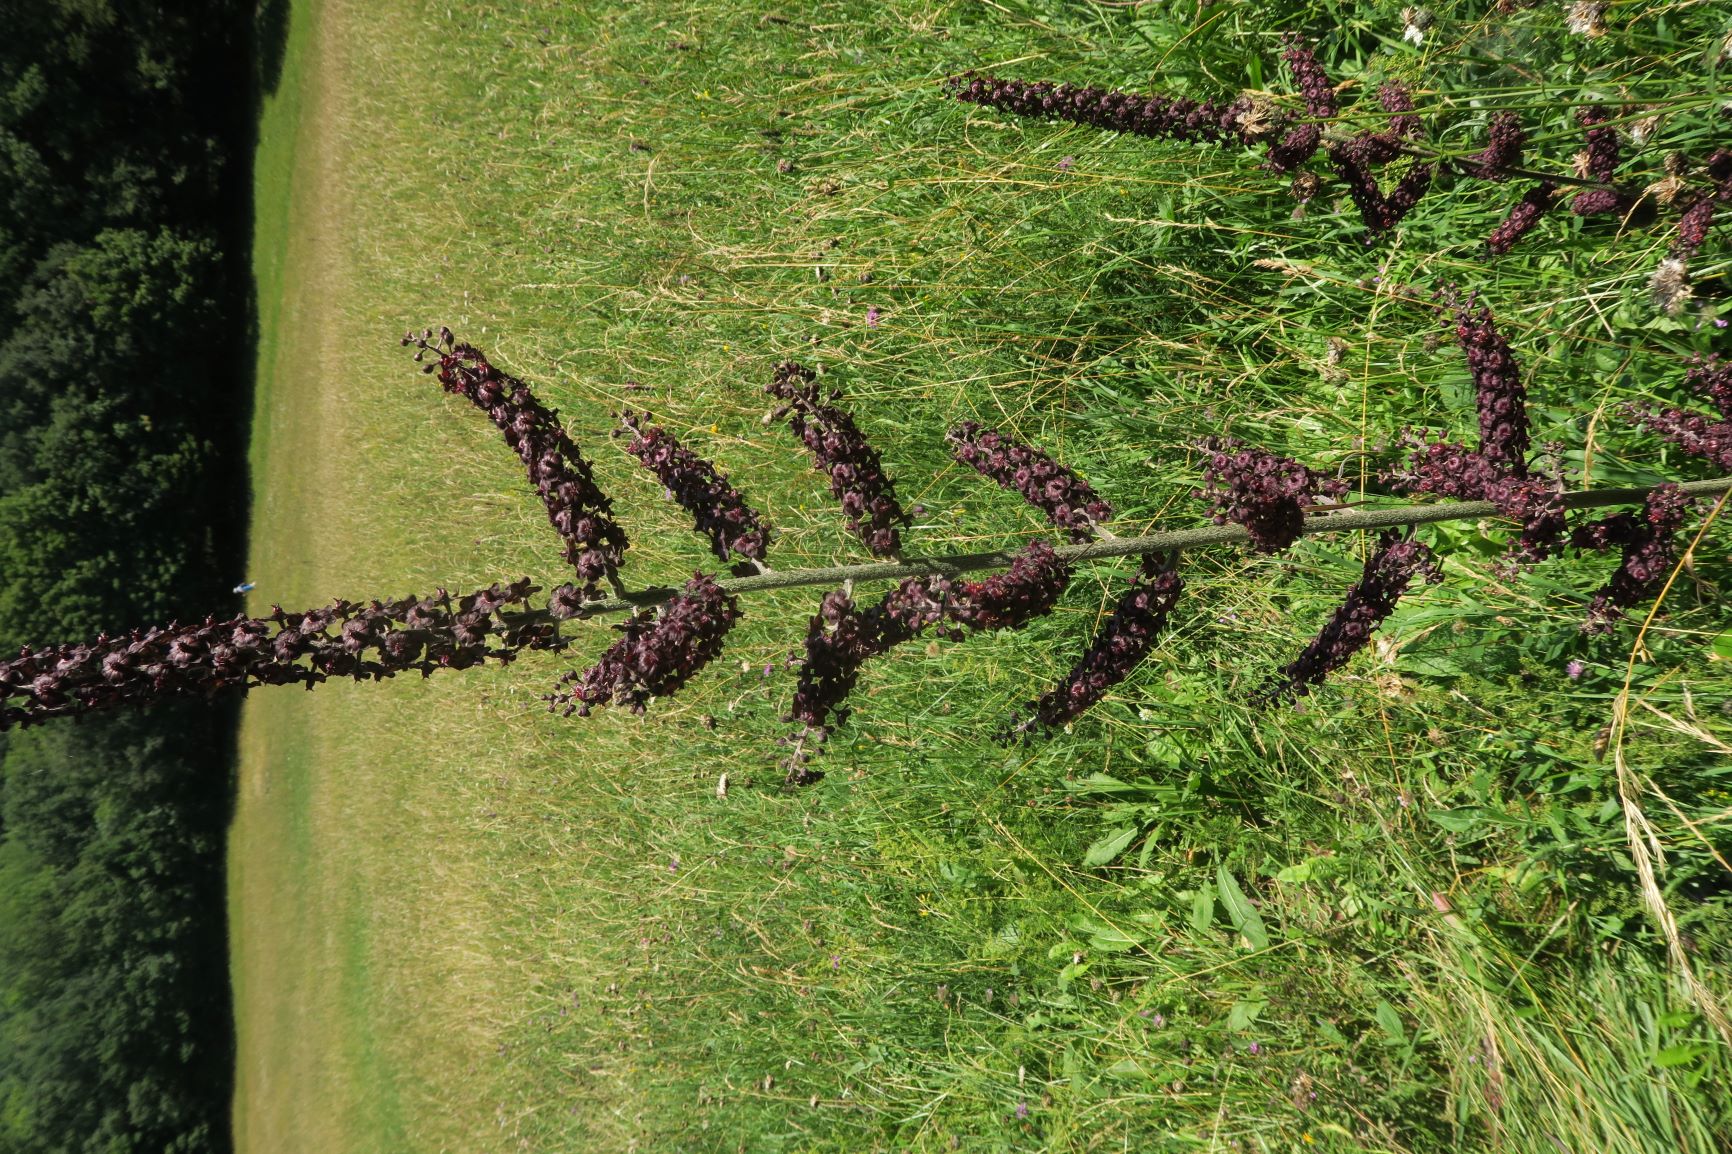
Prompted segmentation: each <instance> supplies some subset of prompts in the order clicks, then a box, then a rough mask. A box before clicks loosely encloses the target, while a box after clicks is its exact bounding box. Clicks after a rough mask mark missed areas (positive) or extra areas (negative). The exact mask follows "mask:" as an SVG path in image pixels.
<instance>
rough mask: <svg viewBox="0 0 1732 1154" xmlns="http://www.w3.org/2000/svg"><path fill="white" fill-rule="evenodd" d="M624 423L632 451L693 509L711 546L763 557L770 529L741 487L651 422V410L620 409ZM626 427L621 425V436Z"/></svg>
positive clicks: (723, 554)
mask: <svg viewBox="0 0 1732 1154" xmlns="http://www.w3.org/2000/svg"><path fill="white" fill-rule="evenodd" d="M619 419H620V423H621V424H622V425H623V426H624V427H625V430H629V431H630V432H631V433H632V439H631V443H630V444H628V445H626V452H628V453H630V454H631V455H632V456H634V457H636V458H637V459H638V460H639V461H641V462H642V463H643V466H644V468H646V469H648V470H649V471H650V472H652V473H654V474H655V475H656V478H657V479H658V480H659V481H661V483H662V485H663V486H664V488H665V489H666V491H667V493H668V494H669V495H670V496H671V497H672V498H673V499H674V500H675V501H677V502H679V505H680V508H682V509H684V510H685V511H686V512H688V513H690V514H691V515H692V517H693V519H694V520H695V521H696V528H697V531H698V532H699V533H702V534H704V535H705V536H707V537H709V539H710V550H711V551H712V552H713V553H715V555H716V556H717V557H719V558H721V559H722V560H723V561H726V560H728V559H729V557H730V556H732V555H734V554H739V555H740V556H741V557H750V558H752V559H753V560H755V561H762V560H763V559H764V557H765V554H766V551H767V550H768V548H769V542H770V531H769V529H768V528H766V527H765V525H764V522H763V517H762V516H761V515H760V514H759V513H758V512H757V510H755V509H753V508H752V507H751V506H750V505H748V504H746V499H745V498H744V497H743V496H741V495H740V492H739V490H738V489H735V488H734V487H733V486H731V485H729V484H728V479H727V478H726V477H724V476H722V475H721V474H720V473H718V472H717V471H716V467H715V466H714V465H712V464H710V462H708V461H706V460H704V459H703V458H702V457H699V456H698V455H697V454H695V453H693V452H692V451H691V450H690V449H687V448H684V447H683V446H681V444H680V443H679V441H678V439H676V438H675V437H674V435H673V434H672V433H669V432H668V431H667V430H665V429H662V428H659V427H657V426H654V425H651V426H649V427H648V428H647V429H646V428H645V427H644V424H645V422H647V421H648V420H649V414H648V413H643V414H638V413H633V412H631V411H630V410H629V409H628V410H626V411H625V412H623V413H621V414H620V418H619ZM622 431H623V430H616V431H615V433H614V435H615V436H619V435H620V432H622Z"/></svg>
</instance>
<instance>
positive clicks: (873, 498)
mask: <svg viewBox="0 0 1732 1154" xmlns="http://www.w3.org/2000/svg"><path fill="white" fill-rule="evenodd" d="M764 391H765V392H767V393H769V394H771V395H772V396H774V397H775V398H776V399H777V400H779V401H781V402H782V404H781V405H780V406H779V407H778V408H777V409H776V410H775V411H774V412H773V413H772V414H771V416H772V418H780V417H783V416H786V417H787V418H788V427H789V428H791V429H792V430H794V433H795V435H796V436H798V437H799V438H800V440H802V441H803V442H805V445H806V448H807V449H808V450H810V451H811V453H812V467H813V468H815V469H817V470H818V471H819V472H821V473H824V474H826V475H827V476H828V477H829V478H830V492H831V494H832V495H833V496H834V497H835V498H836V499H837V500H838V501H840V502H841V503H842V512H843V513H845V514H846V515H847V517H848V528H849V529H851V530H853V532H854V533H855V534H856V535H858V536H859V538H860V539H861V540H862V541H864V542H865V543H866V548H867V549H869V550H870V551H871V552H872V554H873V555H874V556H877V557H890V556H894V555H895V554H897V553H898V552H900V551H901V549H902V536H901V533H900V532H899V527H900V526H906V525H907V524H908V523H909V520H910V518H909V516H908V514H907V513H905V512H903V511H902V506H901V505H899V504H898V503H897V501H896V486H895V485H894V484H893V483H892V482H891V480H890V478H889V477H888V476H886V475H885V473H884V464H883V458H882V457H880V456H879V454H878V450H877V449H874V448H873V447H872V446H871V444H870V443H868V442H867V440H866V438H865V436H864V435H863V434H862V433H861V432H860V430H859V428H858V427H857V426H856V425H855V424H854V418H853V417H851V416H849V415H848V414H847V413H846V412H844V411H842V410H841V409H838V408H836V407H835V406H834V405H833V404H831V403H830V402H831V401H834V400H836V399H838V398H839V397H840V396H841V392H840V391H835V392H832V393H831V394H830V396H829V397H828V398H825V397H824V396H823V395H822V393H821V391H820V389H819V386H818V379H817V374H816V373H814V372H813V371H812V370H811V369H808V368H807V367H806V366H804V365H799V364H795V363H794V362H793V361H785V362H783V363H782V364H780V365H778V366H776V376H775V379H774V380H773V381H771V383H770V384H769V385H767V386H765V389H764Z"/></svg>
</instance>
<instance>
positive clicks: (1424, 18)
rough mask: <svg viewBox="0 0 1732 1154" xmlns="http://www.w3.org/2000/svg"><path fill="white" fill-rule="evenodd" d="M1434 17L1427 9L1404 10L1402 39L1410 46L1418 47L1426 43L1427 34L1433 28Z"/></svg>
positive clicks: (1402, 13) (1402, 12)
mask: <svg viewBox="0 0 1732 1154" xmlns="http://www.w3.org/2000/svg"><path fill="white" fill-rule="evenodd" d="M1432 23H1433V17H1432V15H1431V12H1430V11H1429V10H1427V9H1425V8H1403V9H1402V10H1401V24H1402V29H1401V38H1402V39H1403V40H1405V41H1407V42H1408V43H1409V44H1412V45H1414V46H1415V47H1418V46H1419V45H1421V44H1423V43H1425V34H1426V32H1427V31H1428V30H1429V29H1430V28H1431V25H1432Z"/></svg>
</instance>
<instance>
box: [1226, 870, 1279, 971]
mask: <svg viewBox="0 0 1732 1154" xmlns="http://www.w3.org/2000/svg"><path fill="white" fill-rule="evenodd" d="M1215 886H1216V888H1217V889H1218V890H1219V891H1220V894H1221V904H1222V905H1223V906H1225V907H1226V910H1227V917H1228V918H1230V919H1231V920H1232V922H1233V928H1234V929H1235V930H1238V931H1239V936H1240V937H1242V938H1244V939H1245V941H1246V942H1247V943H1248V944H1249V945H1250V947H1251V948H1252V949H1253V950H1266V949H1268V948H1269V935H1268V933H1267V932H1265V931H1264V929H1263V919H1262V918H1261V917H1259V916H1258V915H1257V907H1256V906H1254V905H1252V904H1251V900H1250V899H1249V898H1247V897H1246V896H1245V891H1244V890H1242V889H1240V888H1239V883H1238V882H1237V881H1235V880H1234V878H1233V874H1232V872H1231V871H1229V870H1228V869H1227V867H1226V866H1224V865H1220V866H1216V867H1215Z"/></svg>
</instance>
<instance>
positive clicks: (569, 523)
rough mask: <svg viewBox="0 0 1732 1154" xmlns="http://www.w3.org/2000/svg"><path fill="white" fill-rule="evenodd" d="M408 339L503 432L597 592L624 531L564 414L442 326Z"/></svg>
mask: <svg viewBox="0 0 1732 1154" xmlns="http://www.w3.org/2000/svg"><path fill="white" fill-rule="evenodd" d="M403 344H405V345H414V346H416V349H417V352H416V353H415V358H416V359H417V360H420V359H421V358H422V357H424V356H425V355H426V354H427V353H428V352H432V353H433V354H434V355H435V358H436V360H435V363H433V364H430V365H427V366H426V368H425V370H424V371H425V372H429V373H433V372H436V373H438V375H439V384H440V385H441V386H442V387H443V388H444V389H445V391H446V392H448V393H455V394H457V395H458V396H460V397H466V398H468V400H469V401H470V402H472V403H473V404H474V405H475V406H476V407H477V408H479V409H480V410H481V411H482V412H484V413H486V414H487V417H488V419H489V420H491V421H492V422H493V423H494V425H496V426H497V427H498V428H499V431H500V432H501V433H503V434H504V435H505V443H506V444H507V445H510V446H511V448H512V449H513V450H514V451H515V452H516V453H517V456H518V459H519V460H521V461H522V462H523V464H524V466H525V467H526V468H527V469H528V470H529V483H530V484H532V485H534V486H535V491H536V492H537V493H538V494H540V496H541V502H542V504H543V505H545V506H546V507H547V520H548V522H549V523H550V524H551V525H552V526H553V529H554V532H556V533H558V534H559V537H560V540H562V541H564V542H565V559H566V561H567V562H568V563H569V564H570V565H572V567H574V568H575V569H576V570H577V575H578V576H579V577H581V578H583V580H584V591H585V595H586V596H594V595H595V593H596V590H597V586H598V583H599V582H600V581H602V580H603V579H609V580H611V579H612V578H613V576H614V574H615V573H616V572H617V571H618V569H619V567H620V563H621V561H622V560H623V557H624V554H625V549H626V544H627V541H626V535H625V530H624V529H622V528H620V526H619V523H618V522H617V521H615V520H614V519H613V502H612V501H610V500H609V499H608V497H607V495H606V494H605V493H603V492H602V491H601V490H600V489H599V488H598V487H597V486H596V483H595V477H594V475H593V473H592V472H591V470H590V466H589V462H588V461H586V460H584V458H583V454H582V453H580V452H579V451H578V448H577V446H576V445H575V444H574V443H573V442H572V440H571V438H570V437H569V436H567V435H566V432H565V428H564V426H562V425H561V424H560V423H559V415H558V414H557V413H555V412H553V411H552V410H551V409H547V408H545V407H543V406H542V404H541V402H540V401H538V400H536V399H535V394H534V393H532V392H530V391H529V386H528V385H525V384H524V383H523V382H522V381H520V380H518V379H517V378H516V377H510V376H507V375H505V374H504V373H503V372H501V371H500V370H499V369H497V368H495V367H494V366H493V365H492V364H491V363H489V361H488V360H487V357H486V356H485V355H484V354H483V353H482V352H481V350H480V349H478V348H476V347H474V346H473V345H466V344H458V343H457V342H456V340H455V338H453V337H452V335H451V330H450V329H446V328H442V329H440V330H439V334H438V338H437V339H435V338H434V335H433V332H432V330H431V329H429V330H427V331H425V332H422V333H420V334H416V333H409V334H408V335H407V336H405V337H404V338H403Z"/></svg>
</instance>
